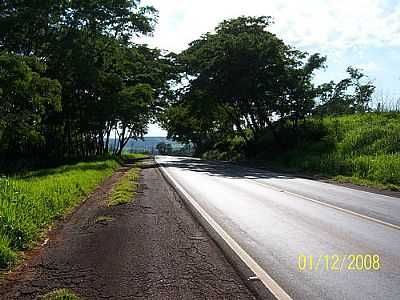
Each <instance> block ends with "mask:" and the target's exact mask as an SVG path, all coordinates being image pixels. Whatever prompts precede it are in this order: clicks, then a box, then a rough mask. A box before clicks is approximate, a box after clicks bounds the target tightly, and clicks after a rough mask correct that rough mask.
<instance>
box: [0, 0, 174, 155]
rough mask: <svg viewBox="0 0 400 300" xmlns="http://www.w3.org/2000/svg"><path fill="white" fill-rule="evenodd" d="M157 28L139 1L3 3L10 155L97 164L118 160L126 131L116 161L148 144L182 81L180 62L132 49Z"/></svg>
mask: <svg viewBox="0 0 400 300" xmlns="http://www.w3.org/2000/svg"><path fill="white" fill-rule="evenodd" d="M156 20H157V11H156V10H155V9H154V8H153V7H149V6H140V1H139V0H118V1H114V0H104V1H97V0H88V1H83V2H82V1H76V0H73V1H63V0H55V1H28V0H22V1H3V2H1V3H0V28H1V30H0V51H1V57H0V77H1V78H0V95H3V96H1V97H2V103H3V102H4V101H3V100H4V99H3V98H4V97H6V98H5V99H6V100H7V101H8V102H9V103H11V104H10V105H6V106H5V107H4V109H6V113H7V115H5V114H4V112H2V111H1V110H0V139H2V140H4V139H5V138H7V144H5V142H3V143H2V145H3V147H5V146H7V148H8V149H9V151H8V152H9V153H8V154H9V155H8V156H12V154H13V155H14V156H21V155H26V156H31V157H32V156H34V157H38V156H40V157H44V158H48V157H59V158H64V157H84V158H87V157H90V156H96V155H104V154H106V153H108V152H109V150H110V149H109V140H110V134H111V132H118V133H119V134H118V138H119V143H118V148H117V149H114V152H115V153H121V151H122V148H123V146H124V145H125V144H126V142H127V140H128V139H130V138H135V139H137V138H141V137H142V136H143V135H144V134H145V133H146V131H147V124H148V123H149V121H150V120H151V119H153V118H155V115H156V113H157V112H158V111H159V110H160V107H161V106H162V104H163V101H164V100H163V99H164V98H165V97H167V94H168V87H169V83H168V80H169V79H170V78H171V77H174V76H175V75H174V74H175V73H174V66H173V65H174V56H173V55H167V54H164V53H161V51H160V50H158V49H149V48H148V47H147V46H146V45H137V44H135V43H133V42H132V37H135V36H141V35H146V34H150V33H151V32H152V31H153V29H154V26H155V23H156ZM11 53H12V54H11ZM34 56H36V57H40V58H41V62H45V63H46V65H44V64H42V63H39V62H38V61H37V60H36V59H34V58H33V57H34ZM13 78H14V79H15V80H14V79H13ZM49 78H50V79H49ZM10 80H14V81H15V82H10ZM57 81H58V82H59V84H60V85H61V95H60V85H57V84H56V83H57ZM10 95H13V97H11V96H10ZM15 95H17V97H15ZM60 96H61V100H60ZM50 100H53V102H52V103H50ZM14 102H18V103H17V104H18V105H14V104H15V103H14ZM50 104H52V106H51V105H50ZM50 108H51V109H50ZM60 108H62V110H61V111H60ZM0 109H1V108H0ZM13 116H18V118H17V119H16V121H15V122H14V123H15V124H9V123H10V121H9V120H12V119H13ZM14 125H16V126H14ZM22 129H23V130H22ZM15 131H17V133H18V134H19V135H18V136H17V135H16V133H15ZM20 143H24V145H26V146H25V147H23V148H22V149H18V144H20ZM19 148H21V147H19ZM1 150H2V149H0V152H1V154H2V155H3V156H5V153H4V151H1ZM15 150H20V151H19V152H18V151H15Z"/></svg>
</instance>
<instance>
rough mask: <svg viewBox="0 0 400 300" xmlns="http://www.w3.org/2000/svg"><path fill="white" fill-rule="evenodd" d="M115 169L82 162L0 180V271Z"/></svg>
mask: <svg viewBox="0 0 400 300" xmlns="http://www.w3.org/2000/svg"><path fill="white" fill-rule="evenodd" d="M118 166H119V163H118V162H117V161H115V160H113V159H110V160H104V161H96V162H84V163H78V164H75V165H67V166H62V167H59V168H55V169H47V170H41V171H36V172H31V173H30V174H27V175H25V176H23V177H21V176H20V177H14V178H5V177H3V178H1V179H0V267H1V268H4V267H10V266H11V265H12V264H14V263H15V262H16V259H17V256H18V255H17V253H18V251H19V250H24V249H28V248H29V247H31V246H32V245H33V244H34V243H35V241H37V240H38V239H39V238H40V236H41V234H42V233H43V232H44V231H45V230H46V229H47V227H48V226H49V224H51V222H52V221H54V219H56V218H57V217H61V216H63V215H64V214H65V213H66V212H68V211H70V210H71V209H72V208H73V207H74V206H76V205H77V204H78V203H79V202H81V201H82V199H84V197H85V196H86V195H87V194H88V193H89V192H91V191H92V190H93V189H94V188H95V187H96V185H97V184H98V183H100V182H101V181H102V180H104V179H105V178H106V177H108V176H110V175H111V174H112V173H113V171H114V170H115V169H116V168H117V167H118Z"/></svg>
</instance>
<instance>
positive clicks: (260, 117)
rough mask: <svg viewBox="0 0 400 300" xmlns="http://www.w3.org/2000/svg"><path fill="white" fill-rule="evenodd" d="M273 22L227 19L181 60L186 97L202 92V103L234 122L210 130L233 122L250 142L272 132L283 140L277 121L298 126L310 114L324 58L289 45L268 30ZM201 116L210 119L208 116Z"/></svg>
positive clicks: (265, 18) (250, 18) (193, 46)
mask: <svg viewBox="0 0 400 300" xmlns="http://www.w3.org/2000/svg"><path fill="white" fill-rule="evenodd" d="M270 24H271V18H270V17H257V18H256V17H240V18H236V19H232V20H227V21H224V22H222V23H221V24H220V25H218V26H217V28H216V29H215V33H206V34H204V35H203V36H202V37H201V38H200V39H198V40H196V41H193V42H192V43H191V44H190V47H189V48H188V49H187V50H185V51H183V52H182V53H181V54H180V56H179V59H180V62H181V63H182V64H183V66H184V67H185V68H184V71H185V75H186V77H184V80H183V82H184V81H188V82H189V85H188V87H187V88H186V89H184V91H183V93H184V94H189V95H191V94H192V95H193V94H195V93H196V92H195V91H201V94H202V97H203V98H204V99H208V100H207V101H205V102H204V101H202V100H200V101H201V102H203V103H204V104H205V105H209V103H210V102H213V103H214V104H213V106H211V107H213V108H214V107H216V106H218V110H217V111H218V112H219V111H220V110H223V111H224V114H220V116H222V117H223V118H224V119H225V118H226V117H228V119H229V122H226V120H220V122H215V123H213V124H211V125H210V127H214V126H215V124H227V123H229V124H228V125H230V126H231V125H233V129H234V130H235V131H236V132H237V133H238V134H240V135H241V136H242V138H243V139H244V140H246V142H247V143H248V144H250V143H251V139H258V138H259V137H260V136H261V135H262V134H263V132H264V131H265V130H266V129H267V128H269V129H271V130H272V131H273V132H274V134H275V136H276V138H277V139H278V135H277V132H276V125H277V124H278V123H277V122H275V121H276V119H280V120H281V121H284V120H285V119H292V120H294V123H295V124H297V121H298V120H299V119H301V118H304V116H305V115H307V114H309V113H310V112H311V109H312V107H313V106H314V102H313V101H314V99H313V98H314V97H315V96H316V95H317V93H318V90H317V89H316V88H314V85H313V84H312V82H311V79H312V75H313V72H314V71H315V70H316V69H318V68H321V67H323V65H324V62H325V58H324V57H321V56H320V55H319V54H314V55H311V56H308V55H307V54H306V53H303V52H301V51H298V50H295V49H293V48H291V47H290V46H288V45H286V44H285V43H284V42H283V41H282V40H280V39H279V38H278V37H277V36H276V35H274V34H272V33H271V32H269V31H268V30H267V28H268V26H269V25H270ZM182 98H184V97H182ZM192 103H193V102H192ZM179 105H180V104H179ZM188 105H191V104H190V103H189V104H188ZM189 110H190V109H189ZM209 111H210V110H209ZM199 117H200V118H201V119H203V120H207V119H208V118H209V114H204V115H202V116H199ZM197 123H199V122H197ZM177 127H178V126H174V128H177ZM228 127H229V126H228ZM214 128H215V127H214ZM247 129H249V130H250V131H251V133H252V136H250V137H249V134H248V130H247Z"/></svg>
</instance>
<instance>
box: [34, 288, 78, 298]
mask: <svg viewBox="0 0 400 300" xmlns="http://www.w3.org/2000/svg"><path fill="white" fill-rule="evenodd" d="M39 299H42V300H80V299H82V298H80V297H78V296H77V295H76V294H74V293H73V292H71V291H69V290H67V289H58V290H55V291H53V292H50V293H48V294H47V295H45V296H43V297H41V298H39Z"/></svg>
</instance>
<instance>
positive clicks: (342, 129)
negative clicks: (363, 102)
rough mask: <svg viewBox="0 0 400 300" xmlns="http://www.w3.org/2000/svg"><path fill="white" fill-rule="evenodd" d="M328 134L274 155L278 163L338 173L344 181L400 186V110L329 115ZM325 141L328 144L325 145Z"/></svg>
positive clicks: (392, 186)
mask: <svg viewBox="0 0 400 300" xmlns="http://www.w3.org/2000/svg"><path fill="white" fill-rule="evenodd" d="M311 122H314V123H320V122H322V126H324V127H325V128H326V129H327V134H326V135H325V136H324V137H323V138H322V139H321V140H320V141H318V142H316V141H313V142H311V141H307V140H305V141H304V142H303V143H302V145H299V147H296V148H295V149H294V150H290V151H287V152H285V153H281V154H280V155H278V156H274V161H275V163H276V164H279V165H285V166H289V167H294V168H298V169H303V170H310V171H314V172H319V173H322V174H326V175H332V176H338V175H340V179H341V180H342V181H343V180H345V179H346V178H347V179H348V181H353V182H355V183H361V184H366V185H375V186H379V187H383V188H390V189H396V190H398V189H399V188H400V113H393V112H392V113H368V114H356V115H347V116H339V117H328V118H325V119H324V120H323V121H320V120H311ZM320 125H321V124H320ZM321 143H322V144H324V143H325V145H324V146H321Z"/></svg>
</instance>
